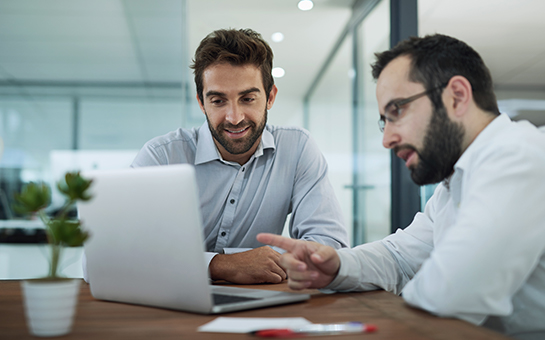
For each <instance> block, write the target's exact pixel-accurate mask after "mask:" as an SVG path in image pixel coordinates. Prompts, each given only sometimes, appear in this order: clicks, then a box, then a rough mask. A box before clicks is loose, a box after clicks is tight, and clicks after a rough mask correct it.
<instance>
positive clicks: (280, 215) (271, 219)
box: [131, 122, 348, 263]
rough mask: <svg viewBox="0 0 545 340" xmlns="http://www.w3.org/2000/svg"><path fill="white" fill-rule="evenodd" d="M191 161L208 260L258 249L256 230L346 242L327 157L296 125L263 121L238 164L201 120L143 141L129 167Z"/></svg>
mask: <svg viewBox="0 0 545 340" xmlns="http://www.w3.org/2000/svg"><path fill="white" fill-rule="evenodd" d="M180 163H189V164H193V165H194V166H195V170H196V176H197V185H198V187H199V195H200V201H201V212H202V217H203V228H204V238H205V249H206V251H207V254H206V257H207V261H208V263H209V262H210V261H211V259H212V257H213V256H214V255H215V254H217V253H223V252H224V251H228V250H227V248H257V247H261V246H263V244H261V243H259V242H258V241H257V240H256V235H257V234H258V233H261V232H269V233H274V234H281V233H282V230H283V228H284V225H285V221H286V217H287V215H288V214H290V213H291V219H290V222H289V233H290V236H291V237H293V238H297V239H305V240H312V241H316V242H319V243H322V244H326V245H330V246H333V247H335V248H341V247H347V246H348V236H347V232H346V229H345V227H344V224H343V220H342V214H341V209H340V206H339V203H338V201H337V199H336V197H335V193H334V191H333V188H332V186H331V184H330V182H329V179H328V177H327V162H326V160H325V158H324V157H323V155H322V154H321V153H320V151H319V150H318V147H317V145H316V144H315V142H314V141H313V140H312V139H311V137H310V135H309V133H308V132H307V131H305V130H303V129H300V128H294V127H289V128H288V127H276V126H271V125H267V126H266V128H265V130H264V131H263V135H262V138H261V142H260V144H259V146H258V148H257V150H256V152H255V153H254V154H253V155H252V157H251V158H250V159H249V160H248V162H247V163H246V164H244V165H240V164H238V163H233V162H228V161H225V160H223V159H222V157H221V156H220V154H219V152H218V150H217V148H216V145H215V144H214V140H213V138H212V135H211V133H210V130H209V128H208V124H207V123H206V122H205V123H204V124H203V125H202V126H201V127H200V128H198V129H197V128H193V129H190V130H189V129H177V130H175V131H172V132H170V133H168V134H166V135H163V136H159V137H156V138H154V139H152V140H150V141H149V142H147V143H146V144H145V145H144V147H143V148H142V150H140V152H139V153H138V155H137V156H136V158H135V160H134V161H133V163H132V165H131V166H132V167H143V166H156V165H167V164H180Z"/></svg>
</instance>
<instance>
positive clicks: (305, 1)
mask: <svg viewBox="0 0 545 340" xmlns="http://www.w3.org/2000/svg"><path fill="white" fill-rule="evenodd" d="M297 7H299V9H300V10H302V11H308V10H311V9H312V7H314V3H313V2H312V0H301V1H299V3H298V4H297Z"/></svg>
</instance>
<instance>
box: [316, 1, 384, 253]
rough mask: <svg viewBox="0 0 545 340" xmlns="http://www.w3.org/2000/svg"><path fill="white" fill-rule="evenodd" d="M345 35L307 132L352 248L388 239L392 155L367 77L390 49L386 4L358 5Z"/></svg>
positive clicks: (324, 76)
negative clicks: (325, 166)
mask: <svg viewBox="0 0 545 340" xmlns="http://www.w3.org/2000/svg"><path fill="white" fill-rule="evenodd" d="M358 4H359V7H356V8H355V9H354V14H353V16H352V20H351V22H349V23H348V25H347V29H346V34H345V35H344V36H341V37H340V41H339V43H338V48H336V49H335V50H334V51H333V53H332V55H331V58H330V60H329V61H328V62H326V64H325V65H324V68H323V70H322V73H321V76H320V77H318V78H317V81H316V84H314V87H312V88H311V93H310V94H309V96H308V98H309V100H308V103H307V112H306V114H307V116H306V122H307V123H306V125H307V126H306V127H307V128H308V129H309V130H310V132H311V133H312V135H313V137H314V138H315V139H316V140H317V142H318V144H319V146H320V148H321V150H322V151H323V152H324V155H325V157H326V158H327V161H328V163H329V169H330V173H329V176H330V179H331V182H332V184H333V186H334V188H335V191H336V195H337V197H338V198H339V201H340V203H341V206H342V207H343V213H344V218H345V223H346V225H347V226H348V227H349V234H350V236H351V240H352V245H357V244H361V243H365V242H371V241H375V240H378V239H381V238H383V237H384V236H386V235H388V234H389V233H390V191H391V186H390V153H389V151H388V150H386V149H384V148H383V147H382V134H381V133H380V131H379V129H378V125H377V120H378V117H379V113H378V106H377V102H376V98H375V82H374V80H373V79H372V76H371V67H370V65H371V63H372V62H373V60H374V53H375V52H377V51H383V50H385V49H387V48H388V47H389V32H390V19H389V2H388V1H381V2H379V1H360V2H358Z"/></svg>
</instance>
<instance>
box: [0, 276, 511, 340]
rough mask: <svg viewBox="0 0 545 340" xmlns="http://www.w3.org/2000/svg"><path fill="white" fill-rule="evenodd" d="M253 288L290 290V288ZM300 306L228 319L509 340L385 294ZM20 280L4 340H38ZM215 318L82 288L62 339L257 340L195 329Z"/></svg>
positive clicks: (1, 307)
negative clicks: (110, 298) (101, 296)
mask: <svg viewBox="0 0 545 340" xmlns="http://www.w3.org/2000/svg"><path fill="white" fill-rule="evenodd" d="M246 287H249V288H260V289H273V290H284V291H288V290H289V288H288V287H287V284H286V283H282V284H279V285H255V286H246ZM305 293H310V294H312V297H311V299H310V300H308V301H306V302H302V303H295V304H291V305H284V306H278V307H269V308H262V309H256V310H251V311H245V312H236V313H229V314H224V315H225V316H229V317H305V318H306V319H308V320H309V321H311V322H314V323H335V322H346V321H361V322H365V323H372V324H375V325H377V326H378V331H377V332H376V333H368V334H358V335H341V336H320V337H317V339H320V340H322V339H323V340H327V339H338V340H349V339H368V340H374V339H375V340H376V339H403V340H411V339H443V340H446V339H453V340H454V339H456V340H459V339H462V340H469V339H507V337H504V336H502V335H501V334H499V333H496V332H493V331H490V330H487V329H484V328H481V327H477V326H473V325H471V324H469V323H466V322H464V321H460V320H455V319H445V318H438V317H435V316H432V315H431V314H429V313H426V312H424V311H421V310H418V309H414V308H411V307H409V306H407V305H406V304H405V303H404V302H403V300H402V299H401V298H400V297H398V296H396V295H394V294H391V293H388V292H385V291H374V292H366V293H338V294H331V295H329V294H322V293H320V292H319V291H317V290H307V291H305ZM21 299H22V298H21V288H20V281H0V339H36V338H35V337H32V336H31V335H30V334H29V332H28V331H27V328H26V321H25V317H24V311H23V304H22V300H21ZM216 317H217V316H209V315H200V314H192V313H185V312H179V311H172V310H165V309H160V308H152V307H144V306H135V305H129V304H123V303H115V302H105V301H99V300H96V299H94V298H93V297H92V296H91V293H90V290H89V286H88V285H87V284H86V283H82V285H81V292H80V296H79V304H78V307H77V315H76V321H75V324H74V328H73V330H72V333H70V334H69V335H66V336H64V337H62V339H67V340H68V339H106V340H107V339H131V340H136V339H191V340H193V339H218V340H220V339H221V340H230V339H258V338H256V337H254V336H252V335H249V334H228V333H199V332H197V327H199V326H201V325H203V324H205V323H207V322H209V321H212V320H213V319H215V318H216Z"/></svg>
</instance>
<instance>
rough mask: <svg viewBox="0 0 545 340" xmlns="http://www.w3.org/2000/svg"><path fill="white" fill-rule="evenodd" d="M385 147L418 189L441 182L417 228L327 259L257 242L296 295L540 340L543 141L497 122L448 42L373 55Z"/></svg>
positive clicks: (484, 72)
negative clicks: (348, 297)
mask: <svg viewBox="0 0 545 340" xmlns="http://www.w3.org/2000/svg"><path fill="white" fill-rule="evenodd" d="M376 56H377V60H376V62H375V64H374V65H373V76H374V78H375V79H377V89H376V95H377V100H378V104H379V111H380V120H379V127H380V129H381V130H382V131H383V133H384V137H383V144H384V146H385V147H386V148H389V149H393V150H394V153H395V154H396V155H397V156H398V157H400V158H402V159H403V160H404V161H405V165H406V166H407V167H408V168H409V169H410V171H411V175H412V179H413V180H414V182H416V183H417V184H419V185H423V184H429V183H436V182H442V183H441V184H439V186H438V187H437V188H436V190H435V192H434V195H433V196H432V197H431V199H430V200H429V201H428V203H427V204H426V207H425V210H424V212H423V213H418V214H416V216H415V218H414V220H413V221H412V223H411V224H410V225H409V226H408V227H407V228H406V229H404V230H398V231H397V232H396V233H395V234H392V235H390V236H388V237H386V238H385V239H383V240H381V241H377V242H373V243H369V244H364V245H360V246H357V247H355V248H353V249H340V250H334V249H333V248H330V247H326V246H324V245H320V244H317V243H313V242H304V241H300V240H291V239H287V238H282V237H280V236H277V235H270V234H260V235H258V240H259V241H261V242H263V243H266V244H270V245H274V246H277V247H280V248H283V249H285V250H287V251H288V253H285V254H283V255H282V259H281V261H280V264H281V265H282V266H283V267H284V268H286V272H287V273H288V277H289V285H290V286H291V287H292V288H294V289H303V288H309V287H310V288H326V289H330V290H335V291H365V290H374V289H385V290H388V291H391V292H394V293H396V294H402V297H403V298H404V299H405V301H406V302H408V303H409V304H410V305H412V306H416V307H419V308H423V309H425V310H427V311H429V312H431V313H434V314H436V315H439V316H445V317H457V318H460V319H463V320H466V321H469V322H471V323H474V324H476V325H483V326H486V327H489V328H492V329H495V330H498V331H500V332H503V333H505V334H508V335H510V336H515V337H517V338H520V339H537V338H539V339H543V338H544V336H545V323H544V322H543V320H545V209H543V204H544V202H545V135H544V134H543V133H541V132H539V131H538V130H537V129H536V127H534V126H533V125H531V124H529V123H528V122H525V121H523V122H518V123H516V122H512V121H511V120H510V119H509V117H508V116H507V115H504V114H500V113H499V110H498V107H497V103H496V98H495V95H494V92H493V89H492V79H491V76H490V73H489V71H488V69H487V68H486V66H485V64H484V63H483V61H482V59H481V58H480V56H479V55H478V54H477V52H475V51H474V50H473V49H472V48H471V47H469V46H468V45H466V44H465V43H463V42H461V41H459V40H456V39H454V38H451V37H448V36H444V35H432V36H427V37H424V38H411V39H409V40H406V41H403V42H401V43H399V44H398V45H397V46H395V47H394V48H392V49H391V50H389V51H385V52H383V53H379V54H377V55H376Z"/></svg>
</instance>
